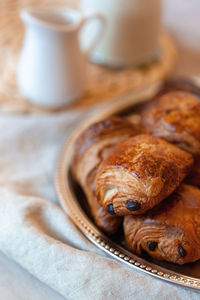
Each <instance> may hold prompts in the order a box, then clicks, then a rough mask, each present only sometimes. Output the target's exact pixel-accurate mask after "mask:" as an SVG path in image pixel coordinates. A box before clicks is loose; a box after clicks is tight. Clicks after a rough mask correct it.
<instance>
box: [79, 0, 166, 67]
mask: <svg viewBox="0 0 200 300" xmlns="http://www.w3.org/2000/svg"><path fill="white" fill-rule="evenodd" d="M80 10H81V11H82V12H83V13H85V12H87V11H97V12H99V13H101V14H102V15H104V16H105V18H106V21H107V26H106V31H105V32H104V34H103V37H102V39H101V41H100V43H99V44H98V45H97V47H96V48H95V49H94V51H93V52H92V55H91V60H93V61H94V62H97V63H102V64H105V65H109V66H114V67H126V66H132V65H133V66H134V65H140V64H144V63H147V62H149V61H150V60H151V59H152V58H153V56H154V55H155V53H156V51H157V49H158V35H159V31H160V17H161V0H80ZM96 27H97V25H96V24H95V22H93V21H92V22H91V23H89V24H87V26H86V29H84V32H83V34H82V39H83V43H84V44H85V45H87V43H88V42H90V38H92V36H93V35H94V32H95V30H96Z"/></svg>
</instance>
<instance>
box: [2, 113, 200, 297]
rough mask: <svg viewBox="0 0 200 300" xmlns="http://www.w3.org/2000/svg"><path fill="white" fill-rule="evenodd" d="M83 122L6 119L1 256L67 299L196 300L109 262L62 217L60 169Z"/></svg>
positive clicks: (70, 117)
mask: <svg viewBox="0 0 200 300" xmlns="http://www.w3.org/2000/svg"><path fill="white" fill-rule="evenodd" d="M79 119H80V112H77V113H70V112H69V113H65V114H57V115H46V116H45V115H43V116H42V115H41V116H28V117H27V116H6V117H5V116H0V131H1V133H2V134H1V135H0V170H1V172H0V251H2V252H3V253H4V254H5V255H6V256H7V257H8V258H9V259H12V260H14V261H15V262H16V263H18V264H19V265H21V266H22V267H23V268H24V269H26V270H27V271H28V272H30V273H31V274H32V275H33V276H35V277H36V278H38V279H39V280H40V281H41V282H43V283H45V284H47V285H48V286H50V287H51V288H52V289H54V290H55V291H57V292H58V293H59V294H60V295H62V296H63V297H64V298H66V299H76V300H77V299H96V300H98V299H143V298H144V297H148V299H155V298H156V297H158V298H159V299H168V298H173V299H182V298H183V297H184V298H185V299H197V297H199V294H198V292H196V291H192V290H189V289H185V288H182V287H179V286H176V285H172V284H169V283H166V282H164V281H160V280H158V279H155V278H153V277H151V276H148V275H144V274H142V273H140V272H138V271H133V270H131V269H129V268H127V267H125V266H124V265H122V264H120V263H118V262H116V261H114V260H112V259H111V258H109V257H107V256H106V255H105V254H104V253H103V252H102V251H101V250H99V249H98V248H96V247H95V246H94V245H92V244H91V243H90V242H89V241H88V240H87V239H86V238H85V237H84V236H83V235H82V234H81V233H80V232H79V230H78V229H77V228H76V227H75V225H74V224H73V223H72V222H71V220H70V218H69V217H68V216H67V215H66V214H65V213H64V212H63V210H62V209H61V207H60V205H59V203H58V202H57V196H56V192H55V189H54V185H53V177H54V172H55V166H56V161H57V157H58V154H59V151H60V149H61V146H62V144H63V142H64V141H65V139H66V138H67V136H68V135H69V133H70V132H71V130H72V129H73V128H74V126H75V124H77V122H78V121H79ZM30 293H31V291H30ZM27 299H29V298H28V295H27Z"/></svg>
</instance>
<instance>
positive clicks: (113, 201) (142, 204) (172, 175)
mask: <svg viewBox="0 0 200 300" xmlns="http://www.w3.org/2000/svg"><path fill="white" fill-rule="evenodd" d="M192 165H193V158H192V155H191V154H189V153H187V152H185V151H183V150H181V149H179V148H178V147H176V146H174V145H172V144H170V143H168V142H166V141H165V140H162V139H160V138H157V137H154V136H151V135H148V134H142V135H137V136H135V137H131V138H129V139H128V140H127V141H125V142H123V143H121V144H119V145H117V146H116V147H115V150H113V152H112V153H111V154H110V155H108V157H107V158H106V159H104V161H103V162H102V164H101V165H100V167H99V170H98V172H97V176H96V185H97V187H96V194H97V198H98V200H99V201H100V204H101V205H102V206H103V208H104V209H105V210H107V212H109V213H111V214H116V215H119V216H125V215H129V214H141V213H144V212H145V211H147V210H149V209H151V208H152V207H154V206H155V205H157V204H158V203H159V202H161V201H162V200H163V199H165V198H166V197H167V196H168V195H170V194H171V193H172V192H173V191H174V190H175V189H176V188H177V186H178V185H179V184H180V182H181V181H182V180H183V179H184V178H185V176H186V175H187V174H188V173H189V172H190V170H191V167H192Z"/></svg>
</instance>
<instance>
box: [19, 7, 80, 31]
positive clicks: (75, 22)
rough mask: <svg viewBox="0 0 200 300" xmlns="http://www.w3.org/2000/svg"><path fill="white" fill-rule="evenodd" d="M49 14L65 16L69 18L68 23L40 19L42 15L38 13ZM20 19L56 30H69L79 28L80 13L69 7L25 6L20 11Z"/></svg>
mask: <svg viewBox="0 0 200 300" xmlns="http://www.w3.org/2000/svg"><path fill="white" fill-rule="evenodd" d="M42 13H43V14H45V13H46V14H49V15H50V14H51V15H53V14H54V15H57V16H59V15H60V16H62V17H64V18H66V21H68V20H70V21H71V23H69V24H66V25H64V24H58V23H53V22H51V21H48V20H42V16H41V17H40V16H39V14H42ZM37 14H38V15H37ZM20 16H21V19H22V20H23V21H24V22H25V23H27V24H33V25H41V26H43V27H46V28H49V29H51V30H54V31H58V32H70V31H74V30H77V29H79V27H80V25H81V22H82V19H83V17H82V15H81V13H80V12H79V11H77V10H74V9H71V8H62V7H60V8H58V7H52V8H39V7H27V8H24V9H22V10H21V12H20Z"/></svg>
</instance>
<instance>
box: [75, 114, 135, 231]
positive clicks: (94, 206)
mask: <svg viewBox="0 0 200 300" xmlns="http://www.w3.org/2000/svg"><path fill="white" fill-rule="evenodd" d="M138 132H139V128H138V127H136V126H134V125H132V124H131V123H130V122H129V121H127V120H124V119H121V118H116V117H115V118H114V117H113V118H109V119H107V120H103V121H100V122H98V123H95V124H92V125H91V126H89V128H87V129H86V130H85V131H84V132H83V133H82V134H81V135H80V136H79V138H78V139H77V141H76V145H75V152H74V157H73V162H72V172H73V175H74V177H75V178H76V180H77V181H78V182H79V183H80V185H81V186H82V188H83V190H84V192H85V194H86V196H87V200H88V203H89V206H90V210H91V214H92V216H93V218H94V221H95V223H96V224H97V225H98V227H99V228H101V229H102V230H104V231H105V232H106V233H107V234H114V233H115V232H116V231H117V230H118V228H119V227H120V225H121V222H122V218H120V217H116V216H112V214H113V213H112V207H110V209H109V213H107V212H106V211H104V210H103V208H102V207H101V206H100V204H99V202H98V201H97V198H96V195H95V190H96V183H95V176H96V172H97V168H98V166H99V164H100V163H101V162H102V160H103V159H104V157H106V156H107V155H108V153H110V151H111V150H112V149H113V147H114V146H115V145H116V144H117V143H120V142H122V141H124V140H125V139H127V138H128V137H130V136H133V135H135V134H137V133H138Z"/></svg>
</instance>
